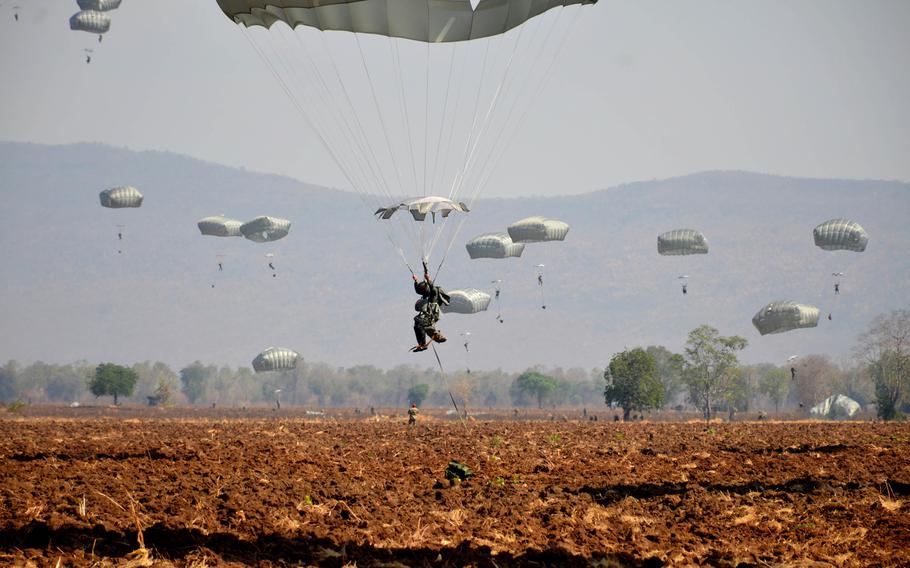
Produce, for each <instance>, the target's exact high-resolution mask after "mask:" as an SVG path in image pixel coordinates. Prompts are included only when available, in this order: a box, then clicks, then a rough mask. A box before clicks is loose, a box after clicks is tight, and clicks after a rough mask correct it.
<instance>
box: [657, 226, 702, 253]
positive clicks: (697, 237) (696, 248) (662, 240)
mask: <svg viewBox="0 0 910 568" xmlns="http://www.w3.org/2000/svg"><path fill="white" fill-rule="evenodd" d="M657 252H658V254H661V255H663V256H681V255H688V254H708V239H706V238H705V236H704V235H703V234H701V233H700V232H699V231H696V230H695V229H674V230H672V231H667V232H666V233H661V234H660V235H658V236H657Z"/></svg>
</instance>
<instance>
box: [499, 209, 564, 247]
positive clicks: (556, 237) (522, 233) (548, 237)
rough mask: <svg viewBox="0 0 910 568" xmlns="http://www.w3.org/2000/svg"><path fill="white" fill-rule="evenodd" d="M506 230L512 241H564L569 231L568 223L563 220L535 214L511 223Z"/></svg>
mask: <svg viewBox="0 0 910 568" xmlns="http://www.w3.org/2000/svg"><path fill="white" fill-rule="evenodd" d="M508 231H509V237H511V238H512V242H514V243H545V242H550V241H564V240H565V239H566V235H567V234H568V233H569V224H568V223H566V222H565V221H559V220H556V219H547V218H546V217H538V216H535V217H528V218H526V219H522V220H520V221H516V222H514V223H512V224H511V225H509V227H508Z"/></svg>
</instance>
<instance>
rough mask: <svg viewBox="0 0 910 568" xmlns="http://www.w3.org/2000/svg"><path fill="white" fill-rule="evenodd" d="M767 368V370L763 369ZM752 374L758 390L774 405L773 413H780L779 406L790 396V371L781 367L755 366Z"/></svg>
mask: <svg viewBox="0 0 910 568" xmlns="http://www.w3.org/2000/svg"><path fill="white" fill-rule="evenodd" d="M764 367H767V368H764ZM753 372H754V373H755V374H756V376H757V382H758V390H759V392H761V393H762V394H763V395H765V396H767V397H768V400H770V401H771V403H772V404H774V411H775V412H779V411H780V405H781V404H783V403H784V402H785V401H786V400H787V396H788V395H789V394H790V381H791V380H792V379H791V378H790V371H788V370H786V369H783V368H781V367H774V366H771V365H767V366H756V367H755V368H754V370H753Z"/></svg>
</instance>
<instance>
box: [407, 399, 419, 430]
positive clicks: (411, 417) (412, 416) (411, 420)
mask: <svg viewBox="0 0 910 568" xmlns="http://www.w3.org/2000/svg"><path fill="white" fill-rule="evenodd" d="M419 413H420V411H419V410H417V407H416V406H415V405H413V404H412V405H411V408H409V409H408V426H410V425H411V424H417V414H419Z"/></svg>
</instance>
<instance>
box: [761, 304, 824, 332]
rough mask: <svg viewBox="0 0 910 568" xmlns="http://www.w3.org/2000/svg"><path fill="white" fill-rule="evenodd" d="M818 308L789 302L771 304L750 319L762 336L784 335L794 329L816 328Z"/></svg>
mask: <svg viewBox="0 0 910 568" xmlns="http://www.w3.org/2000/svg"><path fill="white" fill-rule="evenodd" d="M818 313H819V311H818V308H816V307H815V306H810V305H808V304H800V303H797V302H790V301H778V302H771V303H769V304H767V305H765V306H764V307H762V309H760V310H758V313H756V314H755V316H754V317H753V318H752V325H754V326H755V329H757V330H758V332H759V333H760V334H762V335H768V334H769V333H784V332H786V331H791V330H794V329H801V328H807V327H816V326H817V325H818Z"/></svg>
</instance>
